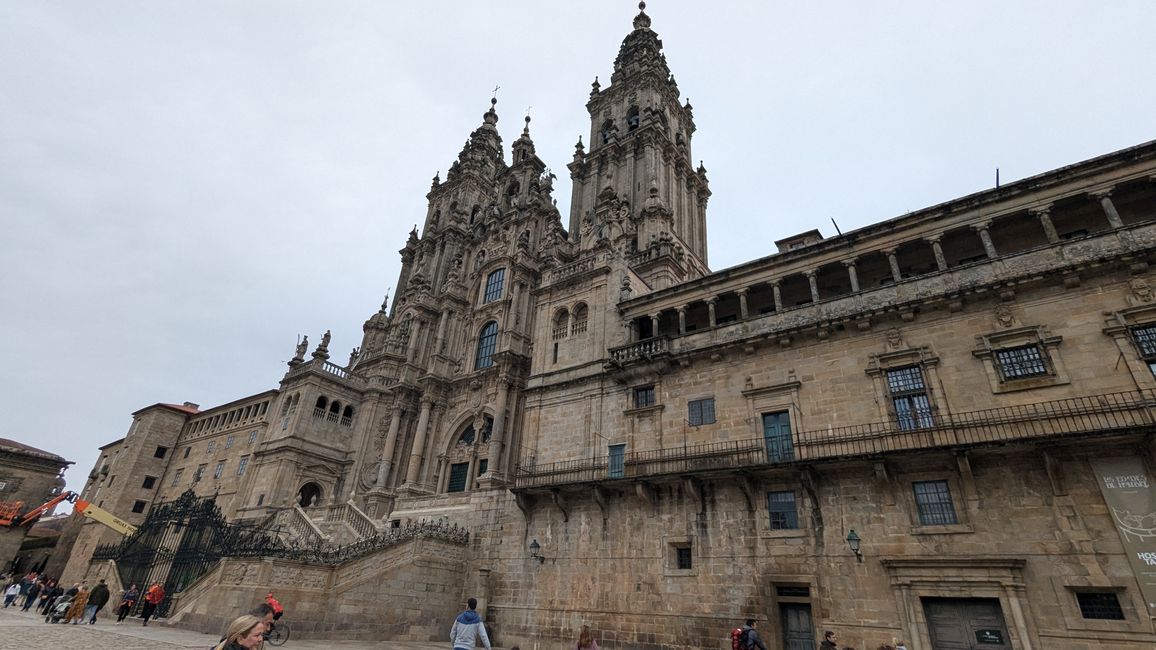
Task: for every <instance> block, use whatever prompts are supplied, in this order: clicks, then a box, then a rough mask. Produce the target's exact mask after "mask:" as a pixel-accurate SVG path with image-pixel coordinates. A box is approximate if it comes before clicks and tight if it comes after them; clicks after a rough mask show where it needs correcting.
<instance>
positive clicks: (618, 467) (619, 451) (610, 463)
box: [606, 445, 626, 478]
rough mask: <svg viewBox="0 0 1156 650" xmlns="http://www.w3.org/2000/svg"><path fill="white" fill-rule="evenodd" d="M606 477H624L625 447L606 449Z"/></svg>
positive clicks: (613, 446)
mask: <svg viewBox="0 0 1156 650" xmlns="http://www.w3.org/2000/svg"><path fill="white" fill-rule="evenodd" d="M607 452H608V453H607V458H606V476H608V477H609V478H622V477H623V476H625V475H626V445H610V446H609V447H607Z"/></svg>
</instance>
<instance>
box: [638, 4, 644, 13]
mask: <svg viewBox="0 0 1156 650" xmlns="http://www.w3.org/2000/svg"><path fill="white" fill-rule="evenodd" d="M638 10H639V11H646V3H645V2H639V3H638Z"/></svg>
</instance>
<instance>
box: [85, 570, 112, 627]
mask: <svg viewBox="0 0 1156 650" xmlns="http://www.w3.org/2000/svg"><path fill="white" fill-rule="evenodd" d="M109 596H110V594H109V593H108V585H107V584H105V583H104V578H101V580H100V582H98V583H97V584H96V586H95V587H93V588H92V591H90V592H89V594H88V605H87V606H86V607H85V608H84V618H86V619H87V620H88V624H89V625H96V615H97V614H99V613H100V610H102V609H104V606H105V605H107V604H108V599H109Z"/></svg>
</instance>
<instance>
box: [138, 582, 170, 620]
mask: <svg viewBox="0 0 1156 650" xmlns="http://www.w3.org/2000/svg"><path fill="white" fill-rule="evenodd" d="M164 599H165V588H164V587H162V586H161V585H160V583H159V582H154V583H153V586H151V587H149V588H148V591H146V592H145V595H144V611H142V612H141V617H142V618H144V624H145V625H146V626H147V625H148V624H149V619H150V618H152V615H153V612H155V611H156V609H157V605H160V604H161V601H163V600H164Z"/></svg>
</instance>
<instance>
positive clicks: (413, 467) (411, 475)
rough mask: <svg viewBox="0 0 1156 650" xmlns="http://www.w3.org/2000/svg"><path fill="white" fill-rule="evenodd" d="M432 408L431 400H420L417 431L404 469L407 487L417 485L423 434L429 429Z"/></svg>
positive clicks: (425, 398) (427, 398)
mask: <svg viewBox="0 0 1156 650" xmlns="http://www.w3.org/2000/svg"><path fill="white" fill-rule="evenodd" d="M432 407H433V400H432V399H431V398H429V397H423V398H422V399H421V415H420V416H418V418H417V431H415V432H414V437H413V449H411V450H410V454H409V467H408V468H406V473H405V482H406V484H408V485H413V484H415V483H417V477H418V473H419V472H420V471H421V455H422V451H424V450H425V433H426V429H427V428H428V427H429V412H430V409H431V408H432Z"/></svg>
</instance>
